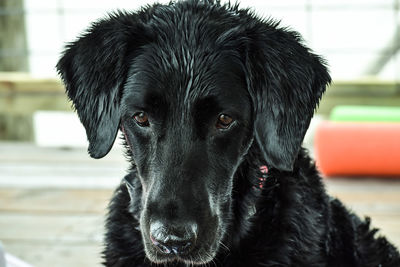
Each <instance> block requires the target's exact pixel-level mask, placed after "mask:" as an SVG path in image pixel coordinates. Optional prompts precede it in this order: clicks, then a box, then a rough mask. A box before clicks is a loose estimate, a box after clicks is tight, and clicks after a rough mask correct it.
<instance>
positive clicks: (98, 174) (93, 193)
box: [0, 143, 400, 267]
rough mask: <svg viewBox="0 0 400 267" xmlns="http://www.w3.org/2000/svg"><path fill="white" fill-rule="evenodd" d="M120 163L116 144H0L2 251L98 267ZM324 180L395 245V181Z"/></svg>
mask: <svg viewBox="0 0 400 267" xmlns="http://www.w3.org/2000/svg"><path fill="white" fill-rule="evenodd" d="M126 167H127V164H126V163H125V160H124V158H123V156H121V151H120V149H119V148H118V147H117V148H116V149H114V150H113V151H111V153H110V154H109V156H108V157H106V158H105V159H101V160H92V159H90V158H89V157H88V156H87V155H86V152H85V150H84V149H75V150H59V149H52V148H37V147H35V146H33V145H31V144H16V143H0V241H1V242H2V243H3V244H4V246H5V248H6V250H7V252H9V253H11V254H13V255H15V256H17V257H19V258H21V259H23V260H25V261H26V262H28V263H30V264H32V265H34V266H38V267H47V266H48V267H54V266H61V267H62V266H68V267H70V266H74V267H80V266H82V267H83V266H85V267H87V266H100V263H101V255H100V251H101V249H102V244H101V243H102V235H103V220H104V214H105V210H106V206H107V203H108V201H109V199H110V196H111V194H112V190H113V188H114V187H115V186H116V184H117V183H118V182H119V180H120V179H121V178H122V177H123V175H124V173H125V169H126ZM326 183H327V188H328V190H329V192H330V193H331V194H332V195H334V196H337V197H339V198H340V199H341V200H342V201H343V202H344V203H346V204H347V205H348V206H350V207H351V208H352V209H353V210H354V211H355V212H357V213H358V214H360V215H367V214H368V215H370V216H371V217H372V222H373V225H374V226H376V227H379V228H381V229H382V230H381V233H382V234H384V235H386V236H387V237H388V238H389V239H390V240H391V241H392V242H393V243H395V244H396V245H397V246H398V247H400V179H397V180H396V179H389V180H388V179H386V180H384V179H362V178H356V179H329V180H326Z"/></svg>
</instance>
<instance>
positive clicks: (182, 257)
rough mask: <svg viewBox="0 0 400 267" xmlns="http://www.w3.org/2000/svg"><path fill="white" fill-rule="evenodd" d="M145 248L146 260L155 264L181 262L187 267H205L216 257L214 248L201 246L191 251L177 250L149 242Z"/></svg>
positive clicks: (152, 241)
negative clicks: (193, 266)
mask: <svg viewBox="0 0 400 267" xmlns="http://www.w3.org/2000/svg"><path fill="white" fill-rule="evenodd" d="M188 246H190V245H188ZM145 247H146V249H145V250H146V255H147V257H148V259H149V260H150V261H152V262H153V263H156V264H163V263H167V262H183V263H185V264H188V265H205V264H207V263H209V262H211V261H212V260H213V259H214V258H215V256H216V248H215V247H216V246H201V247H194V248H193V249H188V248H187V247H186V248H177V247H168V246H165V245H164V244H160V243H158V242H157V241H154V240H151V241H150V244H148V246H145Z"/></svg>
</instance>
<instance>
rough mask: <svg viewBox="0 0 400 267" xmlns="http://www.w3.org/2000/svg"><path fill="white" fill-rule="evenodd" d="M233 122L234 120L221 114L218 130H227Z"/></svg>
mask: <svg viewBox="0 0 400 267" xmlns="http://www.w3.org/2000/svg"><path fill="white" fill-rule="evenodd" d="M232 122H233V119H232V118H231V117H229V116H228V115H225V114H221V115H219V117H218V121H217V125H216V126H217V128H218V129H227V128H228V127H229V126H230V125H231V124H232Z"/></svg>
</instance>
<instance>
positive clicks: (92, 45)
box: [56, 12, 146, 158]
mask: <svg viewBox="0 0 400 267" xmlns="http://www.w3.org/2000/svg"><path fill="white" fill-rule="evenodd" d="M145 36H146V35H145V30H144V26H143V25H142V24H141V23H139V18H138V15H137V14H134V13H132V14H127V13H122V12H119V13H114V14H111V15H109V17H107V18H105V19H102V20H100V21H98V22H96V23H93V24H92V26H91V27H90V28H89V29H88V31H87V32H86V33H85V34H83V35H82V36H81V37H80V38H78V39H77V40H76V41H75V42H72V43H70V44H68V45H67V46H66V49H65V51H64V53H63V55H62V57H61V59H60V60H59V62H58V64H57V66H56V68H57V70H58V73H59V74H60V76H61V78H62V80H63V82H64V84H65V86H66V92H67V94H68V97H69V98H70V99H71V100H72V102H73V105H74V107H75V109H76V111H77V113H78V115H79V118H80V120H81V122H82V124H83V126H84V127H85V129H86V135H87V138H88V140H89V148H88V152H89V154H90V156H91V157H93V158H101V157H104V156H105V155H106V154H107V153H108V152H109V151H110V149H111V147H112V145H113V143H114V140H115V138H116V135H117V132H118V128H119V123H120V107H119V105H120V99H121V95H122V88H123V85H124V83H125V79H126V76H127V74H128V69H129V65H130V64H131V60H132V57H133V54H134V52H135V51H134V50H136V49H137V48H139V47H140V46H142V45H143V44H145V43H146V37H145Z"/></svg>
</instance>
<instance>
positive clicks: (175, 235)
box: [150, 222, 197, 255]
mask: <svg viewBox="0 0 400 267" xmlns="http://www.w3.org/2000/svg"><path fill="white" fill-rule="evenodd" d="M194 230H197V227H193V226H191V225H190V224H189V225H185V227H180V228H167V227H165V226H164V225H163V224H161V223H159V222H156V223H154V224H153V223H152V224H151V225H150V240H151V242H152V243H153V245H154V246H155V247H157V249H158V250H159V251H160V252H162V253H164V254H175V255H183V254H186V253H188V252H189V251H190V250H191V248H192V247H193V245H194V243H195V241H196V236H197V233H196V232H195V231H194Z"/></svg>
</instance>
